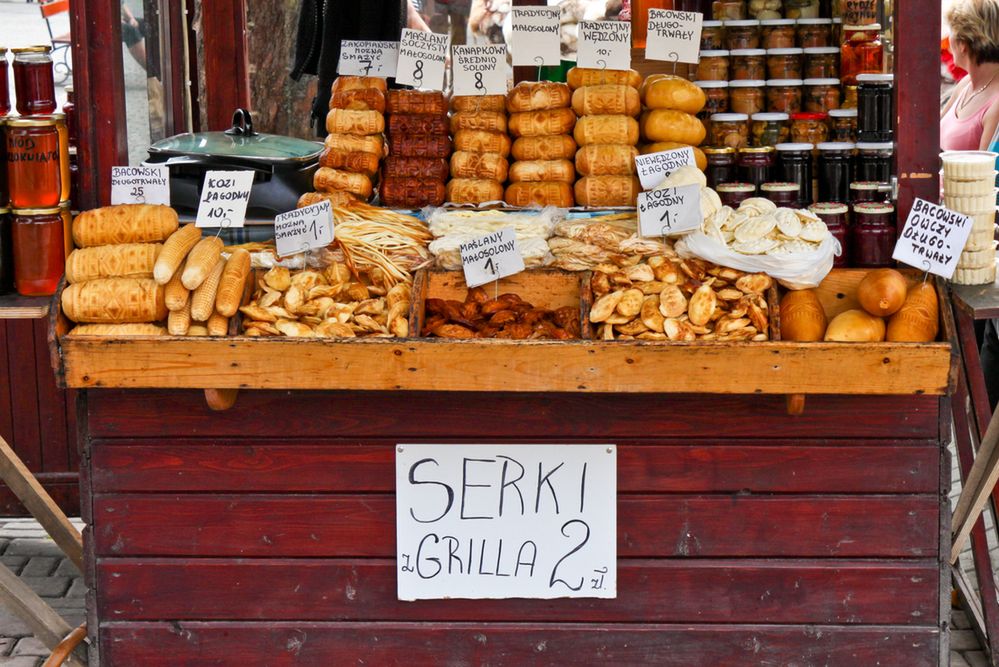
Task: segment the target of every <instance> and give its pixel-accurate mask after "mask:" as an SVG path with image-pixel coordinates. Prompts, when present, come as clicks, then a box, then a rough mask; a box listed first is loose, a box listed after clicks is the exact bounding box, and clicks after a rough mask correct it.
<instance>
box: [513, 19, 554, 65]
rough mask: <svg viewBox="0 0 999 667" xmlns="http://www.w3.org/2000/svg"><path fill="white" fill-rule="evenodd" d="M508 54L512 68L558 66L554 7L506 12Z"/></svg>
mask: <svg viewBox="0 0 999 667" xmlns="http://www.w3.org/2000/svg"><path fill="white" fill-rule="evenodd" d="M510 12H511V13H510V52H511V53H512V54H513V64H514V65H535V66H539V65H558V64H560V63H561V61H562V40H561V37H560V36H559V32H558V29H559V14H560V13H561V10H559V8H558V7H514V8H512V9H511V10H510Z"/></svg>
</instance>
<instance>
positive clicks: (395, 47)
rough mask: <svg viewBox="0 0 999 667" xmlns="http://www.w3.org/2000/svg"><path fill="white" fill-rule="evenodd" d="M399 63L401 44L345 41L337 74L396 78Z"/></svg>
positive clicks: (342, 43) (341, 46)
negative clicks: (396, 68)
mask: <svg viewBox="0 0 999 667" xmlns="http://www.w3.org/2000/svg"><path fill="white" fill-rule="evenodd" d="M398 62H399V42H370V41H364V40H354V39H345V40H343V41H342V42H340V60H339V62H338V63H337V66H336V73H337V74H345V75H353V76H380V77H384V78H386V79H387V78H390V77H393V76H395V67H396V64H397V63H398Z"/></svg>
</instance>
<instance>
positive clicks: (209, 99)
mask: <svg viewBox="0 0 999 667" xmlns="http://www.w3.org/2000/svg"><path fill="white" fill-rule="evenodd" d="M201 35H202V41H201V43H202V45H203V52H202V54H201V58H202V62H203V63H204V68H205V95H204V102H205V105H206V110H207V116H208V127H207V128H206V129H208V130H226V129H228V128H229V127H230V126H231V125H232V113H233V111H235V110H236V109H238V108H240V107H243V108H247V109H248V108H249V107H250V77H249V67H248V65H247V63H248V60H247V51H248V47H247V40H246V0H213V1H212V2H210V3H209V2H203V3H201Z"/></svg>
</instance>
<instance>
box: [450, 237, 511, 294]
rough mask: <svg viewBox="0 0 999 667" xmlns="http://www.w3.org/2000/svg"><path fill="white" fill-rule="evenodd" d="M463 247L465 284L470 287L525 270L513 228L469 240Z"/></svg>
mask: <svg viewBox="0 0 999 667" xmlns="http://www.w3.org/2000/svg"><path fill="white" fill-rule="evenodd" d="M459 250H460V251H461V264H462V268H463V269H464V270H465V284H466V285H468V286H469V287H478V286H479V285H485V284H486V283H491V282H493V281H494V280H499V279H500V278H506V277H507V276H512V275H514V274H515V273H520V272H521V271H523V270H524V258H523V257H522V256H521V254H520V249H519V248H518V247H517V237H516V234H515V233H514V231H513V227H504V228H503V229H501V230H499V231H498V232H493V233H492V234H486V235H485V236H479V237H477V238H474V239H471V240H469V241H466V242H465V243H462V244H461V245H460V246H459Z"/></svg>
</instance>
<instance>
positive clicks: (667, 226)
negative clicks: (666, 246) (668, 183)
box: [638, 183, 702, 237]
mask: <svg viewBox="0 0 999 667" xmlns="http://www.w3.org/2000/svg"><path fill="white" fill-rule="evenodd" d="M701 222H702V218H701V186H699V185H697V184H696V183H695V184H693V185H683V186H680V187H678V188H664V189H662V190H650V191H649V192H639V193H638V226H639V230H640V232H641V234H642V236H649V237H663V236H671V235H674V234H682V233H684V232H690V231H693V230H695V229H700V227H701Z"/></svg>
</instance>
